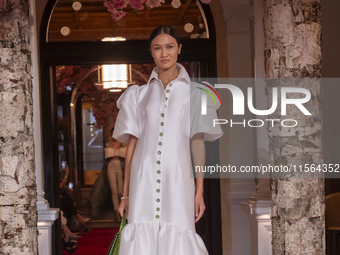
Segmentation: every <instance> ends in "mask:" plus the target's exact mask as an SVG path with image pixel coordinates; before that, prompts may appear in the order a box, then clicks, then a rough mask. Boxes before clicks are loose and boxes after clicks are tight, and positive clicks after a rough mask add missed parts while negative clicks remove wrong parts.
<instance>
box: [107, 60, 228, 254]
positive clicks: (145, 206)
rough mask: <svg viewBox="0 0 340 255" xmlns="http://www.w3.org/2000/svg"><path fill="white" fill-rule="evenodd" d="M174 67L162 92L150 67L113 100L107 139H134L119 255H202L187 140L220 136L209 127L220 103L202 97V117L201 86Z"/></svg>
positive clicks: (215, 116) (209, 139)
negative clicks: (116, 110)
mask: <svg viewBox="0 0 340 255" xmlns="http://www.w3.org/2000/svg"><path fill="white" fill-rule="evenodd" d="M176 67H177V69H178V70H179V75H178V76H177V78H176V79H175V80H173V81H172V82H170V83H169V84H168V85H167V87H166V88H165V89H164V86H163V84H162V82H161V81H160V80H159V79H158V67H157V66H156V67H155V68H154V69H153V71H152V73H151V76H150V79H149V81H148V83H147V84H145V85H142V86H138V85H132V86H130V87H128V88H127V89H126V91H125V92H124V93H123V94H122V95H121V96H120V97H119V99H118V100H117V107H118V108H119V109H120V110H119V113H118V116H117V120H116V124H115V129H114V133H113V137H114V138H116V139H118V140H119V141H121V142H123V143H128V142H129V139H130V134H131V135H133V136H135V137H137V138H138V142H137V145H136V148H135V151H134V154H133V158H132V162H131V174H130V187H129V219H128V224H127V225H126V226H125V227H124V229H123V230H122V233H121V243H120V251H119V254H120V255H208V251H207V249H206V247H205V245H204V242H203V240H202V239H201V237H200V236H199V235H198V234H197V233H196V230H195V207H194V197H195V184H194V179H193V178H192V177H191V175H190V171H192V169H193V168H192V163H191V157H190V139H191V138H192V137H193V135H194V134H196V133H200V132H203V133H205V135H204V139H205V141H214V140H216V139H218V138H219V137H221V136H222V135H223V132H222V130H221V128H220V126H219V125H217V126H216V127H213V119H217V113H216V110H217V109H218V108H219V107H220V102H219V101H218V100H216V101H217V104H216V101H213V99H209V98H210V96H208V97H207V98H208V100H207V115H202V114H201V107H200V101H199V100H201V95H202V93H205V92H204V91H203V90H201V89H198V88H197V87H204V88H205V89H207V85H203V84H200V83H197V82H191V81H190V77H189V75H188V73H187V71H186V70H185V68H184V67H183V66H182V65H181V64H179V63H176ZM192 100H195V102H196V101H197V103H193V101H192ZM194 105H196V106H197V107H193V106H194ZM190 109H191V110H190ZM190 111H191V113H190Z"/></svg>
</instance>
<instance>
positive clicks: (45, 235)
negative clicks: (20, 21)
mask: <svg viewBox="0 0 340 255" xmlns="http://www.w3.org/2000/svg"><path fill="white" fill-rule="evenodd" d="M37 2H38V0H29V5H30V9H29V12H30V18H29V23H30V24H29V25H30V34H31V38H30V50H31V60H32V66H31V75H32V77H33V80H32V83H33V129H34V130H33V131H34V144H35V175H36V183H37V192H38V200H37V209H38V230H39V237H38V244H39V254H40V255H50V254H52V250H51V247H52V240H51V237H52V234H51V228H52V225H53V222H54V221H55V220H56V219H57V218H58V217H59V209H54V208H49V204H48V201H46V200H45V199H44V196H45V192H44V191H43V183H44V182H43V180H44V174H43V166H42V157H43V155H42V142H41V136H42V135H41V111H40V109H41V107H40V81H39V61H38V56H39V51H38V30H37V26H38V24H37V19H36V3H37Z"/></svg>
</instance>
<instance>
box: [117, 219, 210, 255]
mask: <svg viewBox="0 0 340 255" xmlns="http://www.w3.org/2000/svg"><path fill="white" fill-rule="evenodd" d="M136 254H138V255H188V254H190V255H208V251H207V249H206V247H205V245H204V242H203V240H202V238H201V237H200V236H199V235H198V234H197V233H195V232H193V231H192V230H189V229H187V228H186V227H181V226H178V225H175V224H172V223H168V222H163V221H156V220H155V221H145V222H136V223H129V224H127V225H126V226H125V227H124V229H123V230H122V234H121V243H120V250H119V255H136Z"/></svg>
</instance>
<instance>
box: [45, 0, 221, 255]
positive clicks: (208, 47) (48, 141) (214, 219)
mask: <svg viewBox="0 0 340 255" xmlns="http://www.w3.org/2000/svg"><path fill="white" fill-rule="evenodd" d="M56 2H57V0H49V1H48V2H47V4H46V7H45V10H44V13H43V16H42V21H41V25H40V36H39V38H40V78H41V87H40V89H41V114H42V145H43V171H44V183H45V185H44V190H45V198H46V199H47V200H48V202H49V204H50V206H51V207H54V208H60V189H59V171H53V169H59V163H58V134H57V107H56V88H55V86H54V84H55V71H54V70H55V67H56V65H98V64H115V63H120V64H121V63H126V64H128V63H129V64H138V63H154V61H153V58H152V57H151V54H150V52H149V51H148V50H146V49H148V41H147V40H129V41H117V42H100V41H96V42H48V43H47V42H46V36H47V29H48V23H49V19H50V15H51V14H52V12H53V8H54V6H55V4H56ZM202 9H203V11H204V14H205V16H206V19H207V24H208V28H209V37H210V38H205V39H181V43H182V45H183V46H182V51H181V54H180V55H179V56H178V62H184V61H199V62H200V63H201V73H202V76H203V77H217V66H216V65H217V64H216V34H215V24H214V20H213V16H212V13H211V10H210V7H209V5H207V4H202ZM113 60H114V61H113ZM218 144H219V143H218V141H215V142H213V143H209V144H207V147H206V148H207V149H208V150H209V148H214V151H217V152H218V151H219V146H218ZM214 157H215V159H214V160H217V161H216V162H219V156H218V154H217V155H215V156H214ZM205 186H206V188H205V191H206V192H205V202H206V206H207V210H206V213H205V217H204V218H205V219H204V225H205V230H207V231H208V236H207V237H206V240H208V243H206V245H207V248H208V250H209V254H211V255H222V229H221V225H222V224H221V202H220V180H219V179H205ZM60 236H61V233H60V219H58V220H57V221H56V222H55V224H54V225H53V233H52V238H53V240H52V243H53V246H52V250H53V255H59V254H60V253H61V250H60V247H61V240H60V239H61V238H60ZM207 238H208V239H207Z"/></svg>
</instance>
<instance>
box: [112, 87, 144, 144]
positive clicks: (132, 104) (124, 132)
mask: <svg viewBox="0 0 340 255" xmlns="http://www.w3.org/2000/svg"><path fill="white" fill-rule="evenodd" d="M138 89H139V86H138V85H131V86H129V87H128V88H127V89H126V90H125V91H124V92H123V94H121V96H120V97H119V98H118V100H117V107H118V109H119V112H118V115H117V119H116V123H115V126H114V130H113V134H112V137H113V138H115V139H117V140H119V141H120V142H122V143H129V140H130V134H131V135H133V136H135V137H137V138H138V136H139V128H138V114H137V93H138Z"/></svg>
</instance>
